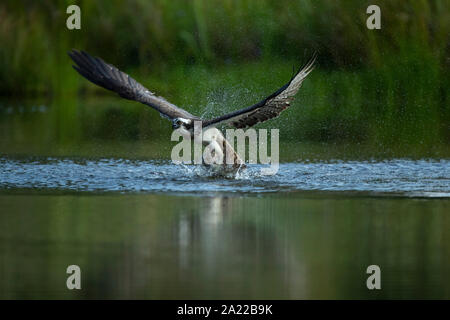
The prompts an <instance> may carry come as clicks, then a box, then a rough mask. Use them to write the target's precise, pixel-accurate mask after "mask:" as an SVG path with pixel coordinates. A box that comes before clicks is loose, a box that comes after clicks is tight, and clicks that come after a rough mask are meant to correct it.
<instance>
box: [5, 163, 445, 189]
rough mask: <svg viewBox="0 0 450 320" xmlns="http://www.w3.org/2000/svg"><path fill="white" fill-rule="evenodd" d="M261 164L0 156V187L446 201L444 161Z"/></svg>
mask: <svg viewBox="0 0 450 320" xmlns="http://www.w3.org/2000/svg"><path fill="white" fill-rule="evenodd" d="M262 167H263V166H262V165H249V166H248V167H247V169H245V170H239V171H238V172H237V173H230V174H226V175H223V174H222V175H221V174H218V172H217V171H215V170H211V169H209V168H205V167H203V166H186V165H174V164H172V163H171V162H170V161H138V160H125V159H99V160H87V159H81V160H80V159H66V158H62V159H60V158H47V159H38V160H36V159H26V160H18V159H10V158H0V189H3V190H6V189H7V190H14V189H36V190H49V191H51V190H59V191H61V190H66V191H89V192H92V191H94V192H117V191H119V192H172V193H191V194H199V195H201V194H208V193H216V192H225V193H252V194H258V193H265V192H293V191H318V192H364V193H370V194H378V195H381V194H388V195H406V196H412V197H430V198H431V197H440V198H442V197H444V198H446V197H450V161H449V160H430V161H429V160H403V159H397V160H389V161H380V162H376V161H332V162H315V163H309V162H308V163H284V164H281V165H280V169H279V172H278V174H276V175H274V176H265V175H261V173H260V170H261V168H262Z"/></svg>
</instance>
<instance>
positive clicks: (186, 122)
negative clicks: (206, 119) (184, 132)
mask: <svg viewBox="0 0 450 320" xmlns="http://www.w3.org/2000/svg"><path fill="white" fill-rule="evenodd" d="M181 126H183V127H184V128H186V129H189V128H190V127H192V120H191V119H185V118H175V119H173V120H172V128H173V129H174V130H176V129H178V128H180V127H181Z"/></svg>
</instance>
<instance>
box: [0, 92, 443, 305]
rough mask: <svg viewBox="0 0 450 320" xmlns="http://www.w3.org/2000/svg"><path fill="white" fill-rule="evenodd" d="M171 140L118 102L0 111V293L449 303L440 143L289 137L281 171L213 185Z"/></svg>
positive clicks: (60, 102) (251, 172) (159, 123)
mask: <svg viewBox="0 0 450 320" xmlns="http://www.w3.org/2000/svg"><path fill="white" fill-rule="evenodd" d="M239 102H242V101H241V97H239ZM222 104H223V103H222ZM222 104H221V105H222ZM288 112H289V111H287V115H286V116H285V117H284V118H283V119H284V120H283V119H279V120H275V122H271V124H272V125H274V126H275V127H276V126H277V125H278V126H280V123H282V124H283V126H282V128H283V130H284V131H281V137H283V134H284V136H285V137H286V136H292V137H296V135H295V133H296V130H297V127H296V125H294V123H295V124H296V123H297V122H296V121H292V119H288V118H289V117H288V116H289V114H288ZM291 115H292V113H291ZM280 118H281V117H280ZM276 121H280V122H276ZM282 121H285V122H282ZM300 122H301V121H300ZM150 124H151V125H150ZM286 130H287V131H286ZM291 134H292V135H291ZM169 139H170V126H168V124H167V123H166V122H165V120H163V119H160V117H159V116H158V115H157V114H156V113H155V112H152V111H151V110H147V109H145V108H142V107H141V106H135V107H132V104H131V103H128V102H124V101H120V100H118V99H116V98H111V99H109V98H107V97H102V98H101V99H94V100H90V99H84V98H83V99H76V98H74V97H72V98H70V97H69V98H68V99H66V98H65V97H59V98H57V99H55V101H54V102H52V103H51V104H49V105H47V104H46V102H45V101H37V100H36V101H31V102H29V103H25V102H24V101H19V102H18V104H11V103H10V102H5V101H0V298H184V299H195V298H209V299H214V298H236V299H238V298H247V299H249V298H261V299H263V298H276V299H281V298H291V299H298V298H369V299H372V298H447V299H448V298H450V276H449V274H448V270H450V237H449V230H450V215H449V209H448V208H449V207H450V196H449V195H450V162H449V160H448V159H449V155H450V153H449V152H450V150H449V148H448V146H447V145H441V146H437V145H436V146H435V145H427V144H422V145H420V146H419V145H418V146H416V147H415V148H414V149H411V148H409V147H408V145H407V144H404V145H403V144H399V145H400V146H399V150H385V149H384V147H383V146H378V145H367V146H363V145H360V144H358V143H355V144H347V145H336V144H305V143H300V142H298V141H297V140H298V139H294V141H293V142H287V141H281V146H280V156H281V160H282V162H283V163H282V164H281V166H280V171H279V173H278V174H277V175H275V176H261V175H260V174H259V169H260V167H258V166H250V167H249V169H248V170H247V171H246V172H245V173H244V174H242V175H240V176H239V177H237V178H230V177H228V178H223V177H217V176H211V174H208V172H205V171H202V170H197V169H192V168H186V167H179V166H174V165H172V164H171V163H169V162H168V161H161V160H160V159H168V157H169V155H170V149H171V146H173V145H174V144H171V143H170V142H169ZM405 156H407V157H408V158H409V159H404V158H403V157H405ZM430 157H431V158H430ZM429 158H430V159H429ZM137 159H140V160H137ZM332 159H340V160H337V161H336V160H332ZM374 159H380V160H374ZM384 159H389V160H384ZM423 159H427V160H423ZM72 264H76V265H79V266H80V267H81V270H82V290H81V291H69V290H67V289H66V279H67V276H68V275H67V274H66V268H67V266H69V265H72ZM372 264H376V265H379V266H380V268H381V273H382V274H381V277H382V278H381V281H382V290H381V291H369V290H368V289H367V288H366V279H367V276H368V275H367V274H366V268H367V266H369V265H372Z"/></svg>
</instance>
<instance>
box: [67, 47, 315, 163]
mask: <svg viewBox="0 0 450 320" xmlns="http://www.w3.org/2000/svg"><path fill="white" fill-rule="evenodd" d="M68 54H69V56H70V57H71V58H72V60H73V61H74V62H75V65H73V68H74V69H75V70H76V71H77V72H78V73H79V74H81V75H82V76H83V77H85V78H86V79H88V80H89V81H91V82H92V83H94V84H96V85H98V86H100V87H103V88H105V89H108V90H111V91H113V92H116V93H117V94H118V95H119V96H121V97H122V98H125V99H128V100H134V101H137V102H140V103H143V104H145V105H147V106H150V107H152V108H153V109H155V110H156V111H158V112H159V113H160V114H161V116H163V117H164V118H167V119H169V120H170V121H171V122H172V128H173V129H174V130H175V129H180V128H181V129H184V131H185V132H188V133H190V135H191V138H193V131H194V122H195V121H200V122H201V124H202V128H214V127H216V126H219V125H222V124H228V125H231V126H233V127H235V128H238V129H244V128H248V127H252V126H254V125H255V124H257V123H261V122H264V121H267V120H269V119H272V118H276V117H278V116H279V115H280V113H281V112H282V111H283V110H285V109H287V108H288V107H289V106H290V104H291V102H292V100H293V98H294V96H295V95H296V94H297V92H298V90H299V89H300V87H301V85H302V82H303V81H304V80H305V78H306V77H307V76H308V74H309V73H310V72H311V71H312V70H313V69H314V62H315V60H316V57H317V54H314V55H313V57H312V58H311V59H310V60H309V61H308V62H307V63H306V64H305V66H304V67H303V68H301V69H300V70H299V71H298V72H297V73H296V74H295V75H294V76H293V77H292V78H291V79H290V80H289V82H287V83H286V84H285V85H284V86H282V87H281V88H280V89H278V90H277V91H275V92H274V93H272V94H271V95H269V96H268V97H266V98H265V99H263V100H261V101H260V102H258V103H256V104H254V105H252V106H249V107H247V108H244V109H241V110H237V111H234V112H231V113H228V114H225V115H223V116H220V117H217V118H214V119H209V120H208V119H201V118H199V117H197V116H195V115H192V114H190V113H189V112H187V111H186V110H183V109H181V108H179V107H177V106H176V105H174V104H172V103H170V102H169V101H167V100H166V99H164V98H163V97H160V96H157V95H156V94H155V93H153V92H151V91H150V90H148V89H147V88H145V87H144V86H143V85H142V84H140V83H139V82H137V81H136V80H134V79H133V78H132V77H130V76H129V75H128V74H126V73H124V72H122V71H120V70H119V69H117V68H116V67H114V66H113V65H111V64H108V63H106V62H105V61H103V60H102V59H100V58H98V57H93V56H91V55H89V54H88V53H86V52H84V51H78V50H75V49H74V50H72V51H70V52H69V53H68ZM217 131H218V130H217ZM213 137H214V138H215V139H216V140H217V139H218V140H219V142H220V144H221V145H222V148H231V150H232V152H233V153H234V159H235V164H237V165H239V166H242V165H243V161H242V160H241V158H240V157H239V155H237V154H236V152H234V150H233V148H232V147H231V145H230V144H229V143H228V142H227V141H226V139H225V138H224V137H223V135H222V134H221V133H220V132H218V134H217V135H213ZM223 150H224V149H223ZM223 150H222V151H223ZM227 150H228V149H227ZM223 154H224V152H223Z"/></svg>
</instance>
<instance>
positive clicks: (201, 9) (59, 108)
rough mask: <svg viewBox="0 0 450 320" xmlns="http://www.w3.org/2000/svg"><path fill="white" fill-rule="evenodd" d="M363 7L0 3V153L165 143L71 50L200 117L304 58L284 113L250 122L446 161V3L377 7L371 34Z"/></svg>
mask: <svg viewBox="0 0 450 320" xmlns="http://www.w3.org/2000/svg"><path fill="white" fill-rule="evenodd" d="M70 4H78V5H79V6H80V8H81V30H68V29H67V28H66V19H67V18H68V16H69V15H68V14H67V13H66V8H67V6H69V5H70ZM370 4H373V3H372V2H369V1H359V0H352V1H331V0H328V1H327V0H319V1H317V0H314V1H312V0H311V1H310V0H298V1H283V0H258V1H251V0H239V1H234V0H220V1H219V0H209V1H206V0H193V1H182V0H170V1H169V0H152V1H144V0H133V1H117V0H116V1H54V0H48V1H25V0H22V1H2V2H1V4H0V43H1V46H0V94H1V95H2V96H3V98H1V99H0V128H1V132H0V133H2V135H3V139H2V140H1V145H2V146H3V147H2V149H3V150H2V151H3V153H26V151H25V150H31V149H32V148H33V146H32V145H31V144H30V143H28V142H26V141H30V140H33V139H34V140H35V142H36V141H37V140H38V141H41V144H42V145H43V146H42V148H41V149H44V151H42V152H41V153H44V154H46V155H48V154H61V155H66V154H67V150H74V148H75V146H78V145H80V144H82V143H83V142H86V141H91V142H92V141H95V140H96V139H97V140H99V141H106V140H113V141H115V142H117V141H118V142H120V141H124V142H132V141H144V142H149V143H150V142H153V141H158V140H161V141H162V140H164V141H168V138H169V134H170V126H169V125H168V123H166V122H165V121H164V120H161V119H160V118H159V115H158V114H157V113H156V112H152V111H151V110H149V109H148V108H145V107H141V106H139V105H137V104H133V103H132V102H126V101H122V100H121V99H119V98H115V97H113V94H110V93H108V92H106V90H104V89H101V88H98V87H96V86H94V85H92V84H90V83H89V82H88V81H86V80H85V79H83V78H81V77H80V76H79V75H78V74H77V73H76V72H75V71H74V70H73V69H72V68H71V61H70V59H69V58H68V56H67V51H68V50H70V49H71V48H77V49H83V50H86V51H87V52H89V53H91V54H93V55H96V56H100V57H102V58H103V59H104V60H106V61H107V62H109V63H112V64H114V65H116V66H118V67H119V68H120V69H122V70H123V71H125V72H127V73H129V74H131V75H132V76H133V77H134V78H136V79H137V80H138V81H140V82H142V83H143V84H144V85H146V86H147V87H149V88H150V89H151V90H152V91H155V92H157V93H158V94H159V95H162V96H164V97H166V98H167V99H168V100H169V101H171V102H173V103H175V104H177V105H179V106H181V107H184V108H186V109H187V110H189V111H190V112H192V113H196V114H198V115H204V116H206V117H209V116H213V115H219V114H222V113H224V112H227V111H231V110H235V109H238V108H242V107H245V106H247V105H250V104H253V103H255V102H257V101H259V100H260V99H262V98H264V97H265V96H266V95H268V94H270V93H271V92H273V91H274V90H276V89H277V88H279V87H280V86H281V85H282V84H284V83H285V82H286V81H287V80H288V79H289V77H290V76H291V75H292V70H293V67H296V68H297V67H299V66H300V65H301V64H302V63H304V62H305V61H306V60H307V59H309V58H310V56H311V55H312V54H313V52H314V51H318V52H319V59H318V67H317V68H316V70H315V71H314V72H313V73H312V74H311V75H310V76H309V77H308V79H307V80H306V81H305V83H304V86H303V88H302V90H301V91H300V93H299V94H298V95H297V99H296V102H295V103H294V105H293V107H292V108H290V109H289V110H288V111H286V112H285V113H284V114H283V116H282V117H280V118H278V119H276V120H274V121H270V122H268V123H266V124H263V125H262V127H268V128H281V129H282V130H281V132H280V135H281V139H282V140H283V141H288V142H291V143H294V144H295V143H299V142H300V141H302V143H309V142H311V143H313V144H316V145H317V143H319V144H320V143H326V144H333V145H338V146H339V145H340V144H352V145H353V146H355V145H356V146H357V149H359V148H361V149H364V148H365V149H368V150H371V151H372V153H371V154H370V156H373V155H377V154H381V156H384V157H389V156H407V157H438V158H439V157H441V158H442V157H447V156H449V153H450V152H449V148H448V147H449V143H450V130H449V129H450V103H449V90H448V88H449V87H450V76H449V72H448V71H449V70H450V68H449V65H450V58H449V56H450V55H449V52H450V41H449V37H450V2H449V1H446V0H442V1H440V0H434V1H424V0H422V1H377V3H376V4H378V5H379V6H380V8H381V30H369V29H367V27H366V19H367V18H368V14H366V8H367V6H368V5H370ZM99 95H100V96H99ZM40 107H42V108H41V109H39V108H40ZM33 108H35V109H33ZM36 108H37V109H36ZM32 110H45V112H43V113H44V114H45V115H44V114H41V115H39V114H38V113H36V112H35V113H36V114H32V113H33V111H32ZM42 141H44V143H42ZM46 145H52V146H56V145H57V146H58V148H59V149H58V148H57V149H58V150H61V149H64V150H66V151H61V152H59V151H55V150H56V149H55V148H56V147H55V148H53V149H52V150H49V149H45V147H44V146H46ZM94 148H95V147H94ZM36 152H37V151H36ZM80 152H81V151H80ZM326 152H327V151H324V153H326ZM81 153H82V152H81ZM87 153H90V151H88V152H87ZM166 153H167V152H164V154H165V155H166V157H168V154H166ZM357 153H358V152H356V154H357ZM142 155H145V156H147V155H148V154H146V153H144V154H142ZM138 156H139V154H138ZM296 156H297V155H295V156H293V158H295V157H296Z"/></svg>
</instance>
